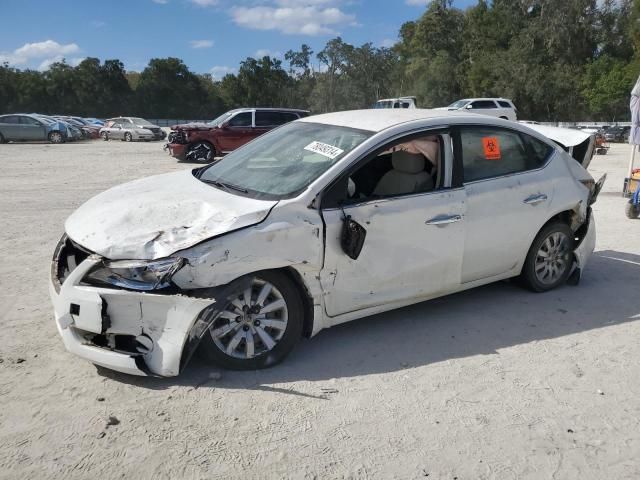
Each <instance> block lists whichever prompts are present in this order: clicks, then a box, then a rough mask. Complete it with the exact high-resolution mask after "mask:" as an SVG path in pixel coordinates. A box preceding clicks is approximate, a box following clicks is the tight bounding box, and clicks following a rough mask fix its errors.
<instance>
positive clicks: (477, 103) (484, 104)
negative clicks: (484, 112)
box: [471, 100, 498, 110]
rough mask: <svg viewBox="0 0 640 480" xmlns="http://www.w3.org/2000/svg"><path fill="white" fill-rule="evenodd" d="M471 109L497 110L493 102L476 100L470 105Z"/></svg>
mask: <svg viewBox="0 0 640 480" xmlns="http://www.w3.org/2000/svg"><path fill="white" fill-rule="evenodd" d="M471 108H473V109H474V110H475V109H479V108H482V109H488V108H498V107H496V103H495V102H494V101H493V100H476V101H475V102H473V103H471Z"/></svg>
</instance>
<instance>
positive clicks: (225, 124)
mask: <svg viewBox="0 0 640 480" xmlns="http://www.w3.org/2000/svg"><path fill="white" fill-rule="evenodd" d="M220 128H221V129H222V130H224V129H225V128H229V122H224V123H221V124H220Z"/></svg>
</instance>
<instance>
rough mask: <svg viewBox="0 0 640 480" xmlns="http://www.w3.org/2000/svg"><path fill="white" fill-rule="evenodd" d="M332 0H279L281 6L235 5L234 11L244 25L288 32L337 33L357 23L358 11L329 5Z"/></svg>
mask: <svg viewBox="0 0 640 480" xmlns="http://www.w3.org/2000/svg"><path fill="white" fill-rule="evenodd" d="M328 3H330V2H327V1H323V0H307V1H303V0H276V4H275V5H277V6H255V7H235V8H232V9H231V11H230V13H231V18H232V19H233V21H234V22H235V23H236V24H237V25H239V26H241V27H245V28H250V29H252V30H278V31H280V32H282V33H286V34H299V35H311V36H315V35H335V34H336V33H337V32H336V31H335V29H334V28H335V27H338V26H340V25H347V24H349V25H354V24H355V15H351V14H347V13H345V12H343V11H342V10H340V9H339V8H337V7H331V6H326V7H325V6H324V4H328ZM289 5H290V6H289Z"/></svg>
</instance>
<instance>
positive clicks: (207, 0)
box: [191, 0, 218, 7]
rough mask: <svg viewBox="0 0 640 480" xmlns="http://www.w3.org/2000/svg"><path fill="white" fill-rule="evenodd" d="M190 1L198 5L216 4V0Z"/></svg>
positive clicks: (208, 5) (210, 5)
mask: <svg viewBox="0 0 640 480" xmlns="http://www.w3.org/2000/svg"><path fill="white" fill-rule="evenodd" d="M191 3H193V4H195V5H197V6H199V7H213V6H215V5H218V0H191Z"/></svg>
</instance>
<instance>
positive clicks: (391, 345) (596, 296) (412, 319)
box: [99, 250, 640, 398]
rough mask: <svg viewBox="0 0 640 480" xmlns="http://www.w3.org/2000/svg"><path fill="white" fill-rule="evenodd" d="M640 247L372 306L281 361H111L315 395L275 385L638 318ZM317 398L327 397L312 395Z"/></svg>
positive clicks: (178, 381) (193, 382)
mask: <svg viewBox="0 0 640 480" xmlns="http://www.w3.org/2000/svg"><path fill="white" fill-rule="evenodd" d="M639 277H640V255H633V254H628V253H620V252H615V251H610V250H606V251H599V252H597V253H595V254H594V256H593V257H592V259H591V261H590V264H589V266H588V268H587V270H586V272H585V274H584V275H583V278H582V280H581V282H580V284H579V285H578V286H576V287H572V286H564V287H561V288H559V289H557V290H555V291H551V292H547V293H544V294H536V293H532V292H529V291H527V290H524V289H522V288H520V287H519V286H517V285H516V284H515V283H511V282H499V283H495V284H492V285H488V286H485V287H480V288H476V289H473V290H469V291H466V292H462V293H458V294H455V295H450V296H447V297H443V298H440V299H436V300H431V301H428V302H423V303H420V304H417V305H413V306H410V307H406V308H402V309H398V310H395V311H392V312H387V313H384V314H378V315H373V316H370V317H366V318H363V319H361V320H357V321H354V322H350V323H347V324H344V325H341V326H337V327H334V328H331V329H328V330H326V331H323V332H321V333H320V334H319V335H318V336H316V337H315V338H313V339H310V340H305V341H302V342H301V343H300V345H298V346H297V348H296V349H295V350H294V352H293V353H292V354H291V355H290V356H289V357H287V358H286V359H285V361H284V362H283V363H282V364H280V365H278V366H275V367H273V368H270V369H267V370H260V371H252V372H235V371H222V377H221V378H220V379H215V378H211V373H212V372H220V370H219V369H216V368H215V367H212V366H209V365H206V364H204V363H203V362H202V361H201V360H199V359H198V358H195V359H194V360H193V361H192V362H191V364H190V365H188V366H187V368H186V369H185V371H183V372H182V373H181V375H180V376H179V377H175V378H166V379H163V378H147V377H134V376H129V375H124V374H119V373H116V372H111V371H108V370H105V369H99V371H100V373H101V374H102V375H104V376H107V377H109V378H111V379H113V380H116V381H118V382H124V383H128V384H132V385H136V386H139V387H142V388H148V389H165V388H170V387H173V386H193V387H195V388H209V387H215V388H221V389H251V390H256V389H257V390H268V391H276V392H282V393H286V394H293V395H303V396H310V397H314V396H313V395H308V394H305V393H301V392H296V391H292V390H290V389H288V388H279V387H274V386H272V385H274V384H286V383H290V382H296V381H324V380H330V379H333V378H343V377H355V376H361V375H372V374H383V373H387V372H394V371H398V370H403V369H406V368H411V367H419V366H426V365H430V364H435V363H438V362H443V361H446V360H451V359H456V358H463V357H471V356H476V355H496V354H499V350H500V349H503V348H508V347H512V346H515V345H521V344H526V343H530V342H536V341H540V340H548V339H553V338H559V337H564V336H566V335H572V334H576V333H580V332H585V331H589V330H594V329H600V328H606V327H609V326H612V325H616V324H621V323H625V322H631V321H634V320H640V305H639V304H638V302H637V295H638V278H639ZM314 398H322V397H321V396H320V397H314Z"/></svg>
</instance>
